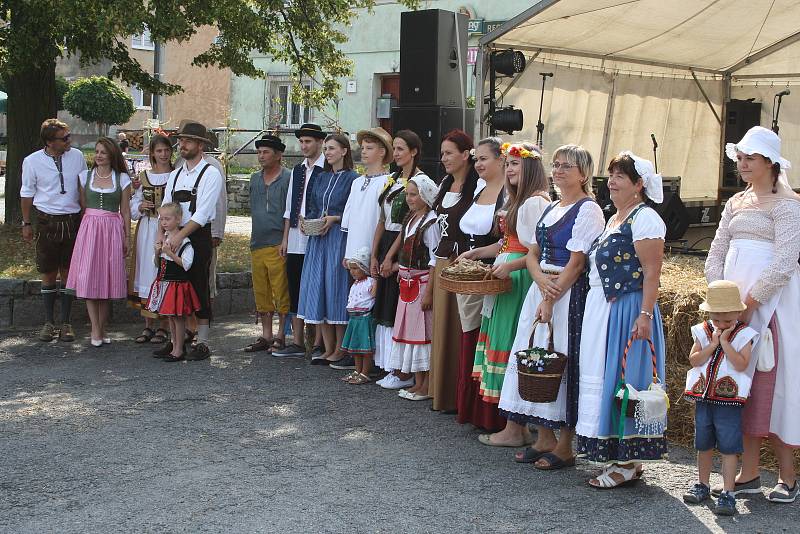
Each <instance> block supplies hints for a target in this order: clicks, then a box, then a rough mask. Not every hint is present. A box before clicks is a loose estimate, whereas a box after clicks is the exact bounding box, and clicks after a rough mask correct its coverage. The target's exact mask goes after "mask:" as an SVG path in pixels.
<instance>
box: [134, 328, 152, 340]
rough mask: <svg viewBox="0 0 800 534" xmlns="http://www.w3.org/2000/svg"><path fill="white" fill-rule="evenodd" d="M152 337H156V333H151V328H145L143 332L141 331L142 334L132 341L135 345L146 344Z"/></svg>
mask: <svg viewBox="0 0 800 534" xmlns="http://www.w3.org/2000/svg"><path fill="white" fill-rule="evenodd" d="M154 335H156V333H155V332H153V330H152V329H151V328H145V329H144V330H142V333H141V334H140V335H139V336H138V337H137V338H136V339H134V341H135V342H136V343H147V342H148V341H150V340H151V339H153V336H154Z"/></svg>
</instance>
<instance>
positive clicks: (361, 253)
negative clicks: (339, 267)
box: [347, 247, 370, 276]
mask: <svg viewBox="0 0 800 534" xmlns="http://www.w3.org/2000/svg"><path fill="white" fill-rule="evenodd" d="M369 257H370V250H369V247H361V248H359V249H358V250H356V251H355V253H353V257H352V258H347V261H348V263H355V264H356V265H358V268H359V269H361V270H362V271H364V272H365V273H367V275H368V276H369Z"/></svg>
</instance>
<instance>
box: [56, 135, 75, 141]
mask: <svg viewBox="0 0 800 534" xmlns="http://www.w3.org/2000/svg"><path fill="white" fill-rule="evenodd" d="M71 135H72V134H67V135H65V136H62V137H54V138H53V141H69V138H70V136H71Z"/></svg>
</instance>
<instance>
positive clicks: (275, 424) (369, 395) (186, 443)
mask: <svg viewBox="0 0 800 534" xmlns="http://www.w3.org/2000/svg"><path fill="white" fill-rule="evenodd" d="M134 326H135V325H128V326H122V327H117V328H116V329H115V330H113V338H114V341H113V343H112V344H111V345H108V346H104V347H102V348H99V349H94V348H90V347H88V346H87V343H85V342H83V341H82V342H76V343H74V344H71V345H65V344H59V343H52V344H43V343H40V342H37V341H32V339H33V332H29V331H25V332H0V531H2V532H14V533H23V532H36V533H40V532H59V533H61V532H402V533H407V534H413V533H430V532H523V531H530V532H539V531H547V532H609V533H611V532H613V533H623V532H636V533H640V532H655V531H664V532H691V533H697V532H742V533H745V532H746V533H753V532H798V530H800V527H799V526H798V525H800V503H795V504H793V505H774V504H771V503H769V502H767V501H766V500H765V499H764V497H763V496H761V495H758V496H755V497H754V498H751V499H747V500H740V501H739V503H738V512H739V513H738V514H737V515H736V516H735V517H733V518H717V517H716V516H715V515H714V514H713V513H712V511H711V509H710V507H709V506H691V507H689V506H686V505H684V504H683V502H682V500H681V494H682V493H683V491H684V490H685V489H686V487H687V485H688V484H689V483H690V481H692V480H693V479H694V477H695V469H694V461H693V456H692V453H691V451H688V450H685V449H681V448H672V449H671V451H670V460H669V461H668V462H662V463H657V464H653V465H650V466H648V467H647V470H646V475H645V477H644V479H643V480H642V481H641V482H639V483H637V484H636V485H634V486H631V487H627V488H622V489H617V490H614V491H600V490H595V489H592V488H590V487H588V486H587V484H586V481H587V479H589V478H590V477H591V476H593V474H594V473H595V472H596V470H595V468H593V467H592V466H590V465H587V464H584V463H579V464H578V467H577V468H575V469H566V470H562V471H557V472H539V471H537V470H536V469H534V468H533V467H531V466H529V465H519V464H515V463H514V462H513V461H512V454H513V450H511V449H499V448H490V447H486V446H483V445H481V444H480V443H479V442H478V441H477V439H476V438H477V436H478V434H479V432H478V431H477V430H475V429H474V428H472V427H470V426H468V425H459V424H457V423H455V421H454V418H453V416H451V415H442V414H439V413H435V412H432V411H430V410H429V406H430V403H429V402H410V401H406V400H402V399H399V398H398V397H397V395H396V393H394V392H390V391H387V390H383V389H381V388H379V387H377V386H375V385H374V384H369V385H364V386H350V385H346V384H344V383H342V382H340V381H338V380H336V378H337V377H338V376H341V375H342V374H343V373H344V372H343V371H334V370H332V369H328V368H321V367H316V366H315V367H312V366H310V365H308V363H307V362H306V361H305V360H302V359H276V358H272V357H270V356H268V355H263V354H261V355H258V354H257V355H252V354H246V353H244V352H242V351H241V350H240V347H242V346H244V345H245V344H246V343H247V342H250V341H252V339H253V338H254V335H255V333H256V327H255V326H254V325H253V324H251V323H250V319H249V318H247V317H236V318H230V319H226V320H225V322H221V323H218V324H216V325H215V326H214V328H213V337H212V348H213V349H214V355H213V356H212V358H211V359H210V360H206V361H203V362H187V363H178V364H168V363H163V362H161V361H160V360H156V359H154V358H152V357H151V356H150V350H152V347H150V346H146V347H143V346H140V345H135V344H134V343H132V342H131V341H127V339H130V337H131V336H132V335H133V334H134V333H135V332H136V331H137V330H138V327H134ZM80 334H86V332H85V329H81V331H79V335H80ZM717 480H718V477H717ZM763 481H764V485H765V488H764V491H765V492H766V491H768V489H767V487H766V486H769V487H771V486H772V485H773V484H774V483H775V477H774V475H773V474H771V473H765V474H764V476H763Z"/></svg>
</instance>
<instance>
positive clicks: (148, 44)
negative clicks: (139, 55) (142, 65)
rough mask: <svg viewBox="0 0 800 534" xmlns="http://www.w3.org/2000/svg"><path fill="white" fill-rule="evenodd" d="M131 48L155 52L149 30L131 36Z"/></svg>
mask: <svg viewBox="0 0 800 534" xmlns="http://www.w3.org/2000/svg"><path fill="white" fill-rule="evenodd" d="M137 41H138V42H137ZM131 48H133V49H135V50H155V49H156V45H155V43H154V42H153V37H152V36H151V35H150V30H148V29H147V28H145V29H144V30H143V31H142V33H137V34H135V35H131Z"/></svg>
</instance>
